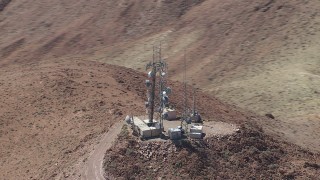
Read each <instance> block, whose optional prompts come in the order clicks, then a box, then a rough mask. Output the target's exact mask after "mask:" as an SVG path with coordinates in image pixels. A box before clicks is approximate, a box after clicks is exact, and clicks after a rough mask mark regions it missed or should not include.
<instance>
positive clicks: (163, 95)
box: [146, 43, 171, 127]
mask: <svg viewBox="0 0 320 180" xmlns="http://www.w3.org/2000/svg"><path fill="white" fill-rule="evenodd" d="M161 50H162V49H161V43H160V46H159V48H158V50H157V51H156V49H155V46H153V56H152V62H150V63H148V64H147V66H146V70H148V69H151V71H149V73H148V77H149V79H148V80H146V85H147V98H148V102H146V107H147V111H148V117H149V124H152V123H153V119H154V115H155V114H154V113H155V112H157V113H158V114H159V116H158V117H159V118H160V125H161V127H163V116H162V114H163V110H164V108H165V107H166V105H167V104H168V101H169V99H168V95H169V94H170V92H171V89H170V88H168V87H166V77H167V68H168V67H167V64H166V63H165V61H164V59H162V56H161ZM157 86H158V87H157ZM157 89H158V90H157ZM156 90H157V91H158V98H156V97H155V95H156ZM156 99H159V103H158V107H157V108H155V106H156V103H155V101H156Z"/></svg>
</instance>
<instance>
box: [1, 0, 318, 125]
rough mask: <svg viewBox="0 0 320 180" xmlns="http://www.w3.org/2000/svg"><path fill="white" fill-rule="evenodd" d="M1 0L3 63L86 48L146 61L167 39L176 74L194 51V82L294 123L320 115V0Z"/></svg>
mask: <svg viewBox="0 0 320 180" xmlns="http://www.w3.org/2000/svg"><path fill="white" fill-rule="evenodd" d="M1 2H2V3H1V9H2V11H1V12H0V29H1V34H5V36H1V37H0V42H1V43H0V57H1V61H0V64H1V65H2V66H4V65H6V64H10V63H12V62H25V61H39V60H43V59H51V58H54V59H68V58H70V57H81V58H90V59H91V60H96V61H101V62H107V63H111V64H117V65H121V66H126V67H131V68H134V69H137V70H143V69H144V65H145V63H146V62H147V61H149V60H150V59H151V57H152V46H153V45H158V44H160V43H161V44H162V47H163V54H164V55H165V57H166V58H167V61H168V62H169V63H170V69H171V72H170V73H171V78H172V79H174V80H181V71H182V69H183V68H182V66H183V63H182V62H183V55H184V52H185V51H186V56H187V63H188V67H187V70H188V77H189V83H190V84H192V83H195V84H196V85H197V86H199V87H201V88H203V89H206V90H207V91H209V92H211V94H213V95H215V96H217V97H219V98H220V99H221V100H223V101H225V102H228V103H234V104H236V105H237V106H240V107H242V108H245V109H249V110H252V111H254V112H257V113H259V114H261V115H264V114H266V113H272V114H273V115H274V116H275V117H277V118H279V119H281V120H283V121H284V122H286V123H289V124H293V126H296V127H297V126H299V124H301V121H303V122H307V126H309V125H310V124H312V123H313V122H311V123H310V122H309V121H318V120H319V113H318V107H319V102H320V96H319V91H320V90H319V88H320V84H319V75H320V72H319V66H320V65H319V55H318V52H317V49H318V48H319V42H320V41H319V38H320V34H319V32H320V31H319V29H320V18H319V15H318V12H319V9H320V4H319V2H318V1H316V0H311V1H304V0H282V1H280V0H263V1H259V2H257V1H254V0H243V1H237V2H235V1H232V0H227V1H221V0H196V1H194V0H178V1H167V0H157V1H152V2H150V1H146V0H144V1H141V0H140V1H138V0H122V1H99V0H91V1H84V0H80V1H75V0H70V1H67V2H62V1H49V0H35V1H33V2H32V3H29V1H26V0H22V1H1ZM297 119H298V121H297ZM316 126H317V127H318V128H319V125H316ZM297 129H299V128H297Z"/></svg>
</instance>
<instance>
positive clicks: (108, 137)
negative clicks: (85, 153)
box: [82, 122, 123, 180]
mask: <svg viewBox="0 0 320 180" xmlns="http://www.w3.org/2000/svg"><path fill="white" fill-rule="evenodd" d="M122 125H123V123H121V122H118V123H116V124H114V125H113V126H112V127H111V128H110V129H109V131H108V132H107V133H106V134H104V135H103V138H102V139H101V141H100V142H99V144H97V145H96V147H95V149H94V151H93V152H92V154H91V155H90V156H89V158H88V162H87V163H86V165H85V167H84V170H83V175H82V179H87V180H90V179H95V180H104V179H105V177H104V170H103V159H104V156H105V153H106V151H107V150H108V149H109V148H111V146H112V144H113V142H114V141H115V140H116V139H117V135H118V134H119V133H120V131H121V127H122Z"/></svg>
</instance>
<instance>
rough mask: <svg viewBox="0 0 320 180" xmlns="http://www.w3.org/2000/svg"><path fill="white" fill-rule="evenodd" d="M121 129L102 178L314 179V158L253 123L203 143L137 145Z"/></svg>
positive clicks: (316, 157) (316, 159)
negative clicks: (234, 132)
mask: <svg viewBox="0 0 320 180" xmlns="http://www.w3.org/2000/svg"><path fill="white" fill-rule="evenodd" d="M127 128H128V127H126V126H124V128H123V129H122V132H121V134H120V135H119V137H118V141H117V143H116V144H115V146H114V147H113V148H112V149H110V150H108V151H107V152H106V157H105V162H104V168H105V170H106V175H107V177H112V178H119V177H122V178H125V179H136V178H140V179H157V178H163V179H212V178H217V179H239V178H245V179H255V178H258V179H259V178H260V179H261V178H262V179H266V178H273V179H296V178H301V179H316V178H317V177H319V175H320V173H319V170H318V166H319V165H318V164H319V163H320V156H319V154H313V153H310V152H307V151H304V150H303V149H300V148H298V147H297V146H294V145H292V144H288V143H283V142H279V141H277V140H275V139H273V138H271V137H270V136H267V135H265V134H264V133H263V131H262V129H261V128H258V127H257V126H256V125H254V124H248V123H246V124H244V125H243V126H242V127H241V128H240V131H239V132H238V133H237V134H235V135H231V136H224V137H217V138H215V137H212V138H207V139H204V141H188V140H181V141H166V142H140V141H138V140H137V138H136V137H133V136H132V135H131V134H130V131H129V130H128V129H127ZM123 162H127V163H123ZM311 164H312V165H311ZM310 165H311V166H310Z"/></svg>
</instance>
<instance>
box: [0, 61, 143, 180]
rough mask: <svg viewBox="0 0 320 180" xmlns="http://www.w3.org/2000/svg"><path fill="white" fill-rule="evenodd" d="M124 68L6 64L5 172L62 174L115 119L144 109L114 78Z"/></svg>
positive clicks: (0, 119)
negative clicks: (8, 65)
mask: <svg viewBox="0 0 320 180" xmlns="http://www.w3.org/2000/svg"><path fill="white" fill-rule="evenodd" d="M122 70H123V69H121V68H118V67H115V66H110V65H105V64H100V63H94V62H83V61H74V62H41V63H39V64H38V63H36V64H28V65H26V66H24V67H21V66H10V67H7V68H1V69H0V72H1V77H0V84H1V88H0V93H1V94H2V96H1V98H0V99H1V101H0V102H1V103H0V107H1V108H0V124H1V126H0V139H1V148H0V157H1V158H0V159H1V161H0V163H1V170H0V171H1V172H2V173H1V174H2V175H1V176H2V177H5V178H8V179H21V178H35V179H47V178H53V177H55V176H59V175H60V174H61V173H63V169H64V168H65V167H68V166H70V165H72V164H73V163H74V162H75V161H76V160H77V159H78V158H79V157H80V156H81V155H84V154H86V153H88V152H87V150H88V148H87V147H88V146H89V145H90V144H91V143H93V140H94V139H95V138H96V137H98V136H99V135H100V134H101V133H104V132H105V131H107V130H108V128H109V127H110V126H111V125H112V124H113V123H115V122H117V121H119V120H122V119H123V118H124V116H125V114H127V113H129V112H132V111H136V112H139V111H140V112H141V110H142V112H143V106H142V104H143V101H142V100H141V99H140V98H139V97H138V96H136V95H135V94H134V93H133V92H130V91H128V90H125V89H123V88H122V86H121V85H120V84H119V83H118V82H117V81H116V80H115V79H114V78H112V76H113V74H116V73H121V72H120V71H122Z"/></svg>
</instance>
